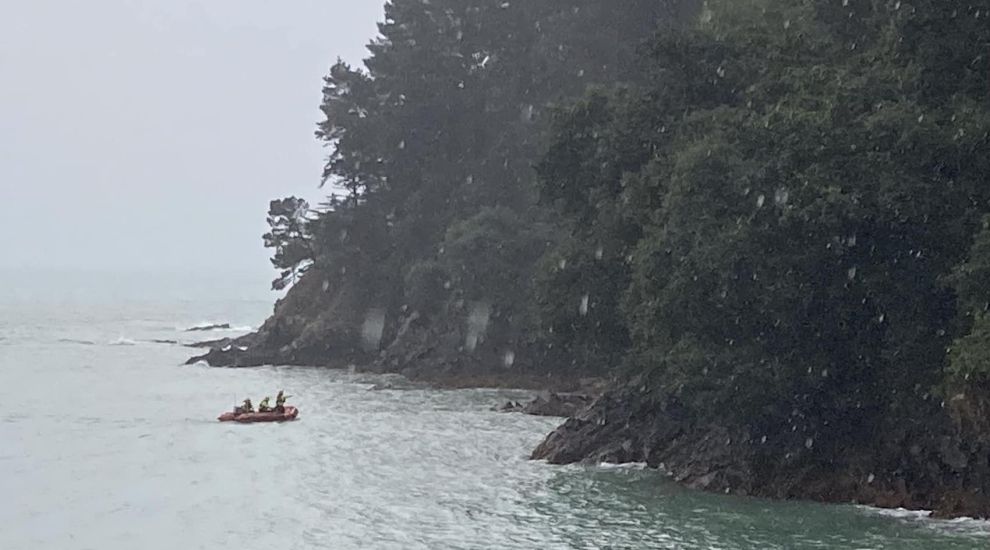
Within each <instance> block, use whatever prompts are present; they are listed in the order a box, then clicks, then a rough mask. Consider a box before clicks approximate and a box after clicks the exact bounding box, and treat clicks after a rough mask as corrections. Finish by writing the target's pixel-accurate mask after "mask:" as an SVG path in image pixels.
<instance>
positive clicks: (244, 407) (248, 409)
mask: <svg viewBox="0 0 990 550" xmlns="http://www.w3.org/2000/svg"><path fill="white" fill-rule="evenodd" d="M253 412H254V404H252V403H251V399H250V398H248V399H245V400H244V403H242V404H241V406H240V407H234V414H244V413H253Z"/></svg>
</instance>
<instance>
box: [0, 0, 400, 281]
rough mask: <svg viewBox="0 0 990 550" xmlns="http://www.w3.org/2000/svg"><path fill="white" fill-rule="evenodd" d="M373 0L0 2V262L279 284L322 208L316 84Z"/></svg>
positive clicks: (357, 50) (369, 28) (361, 36)
mask: <svg viewBox="0 0 990 550" xmlns="http://www.w3.org/2000/svg"><path fill="white" fill-rule="evenodd" d="M383 3H384V0H286V1H279V2H276V1H274V0H57V1H56V0H22V1H4V2H0V234H2V240H0V268H26V269H31V270H34V269H52V268H83V269H87V270H100V269H108V270H118V269H129V270H145V269H148V270H164V271H176V272H203V273H211V274H217V273H223V272H228V271H231V270H236V271H238V272H240V273H242V274H246V273H250V274H251V275H254V274H255V273H256V274H257V276H258V277H259V278H261V279H265V278H270V276H271V275H273V274H274V271H273V270H272V268H271V266H270V265H269V264H268V261H267V258H268V256H269V251H267V250H265V249H264V248H263V247H262V245H261V235H262V233H263V232H264V231H265V228H266V225H265V213H266V211H267V207H268V201H269V200H270V199H272V198H275V197H282V196H287V195H292V194H295V195H299V196H304V197H306V198H307V199H310V201H311V202H314V203H315V202H318V201H319V200H320V199H322V198H323V196H324V195H325V193H324V192H323V191H320V190H319V189H318V188H317V186H318V184H319V176H320V171H321V169H322V161H323V157H324V156H325V154H326V151H325V150H324V149H323V148H322V147H321V145H320V144H319V143H318V142H317V141H316V140H315V139H314V137H313V131H314V129H315V124H316V122H317V121H318V119H319V117H320V113H319V112H318V110H317V107H318V105H319V101H320V97H321V94H320V87H321V84H322V82H321V77H322V76H323V75H324V74H325V73H326V72H327V70H328V69H329V67H330V65H331V64H332V63H333V61H334V60H335V59H336V58H337V57H338V56H340V57H342V58H344V59H345V60H347V61H350V62H352V63H357V62H360V60H361V59H363V58H364V57H365V53H366V51H365V49H364V46H365V45H366V44H367V43H368V42H369V41H370V40H371V38H372V37H374V35H375V34H376V32H377V31H376V27H375V23H376V21H378V20H379V19H381V14H382V4H383Z"/></svg>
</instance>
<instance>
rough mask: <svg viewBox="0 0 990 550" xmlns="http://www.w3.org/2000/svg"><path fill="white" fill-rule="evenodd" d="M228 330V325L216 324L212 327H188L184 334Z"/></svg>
mask: <svg viewBox="0 0 990 550" xmlns="http://www.w3.org/2000/svg"><path fill="white" fill-rule="evenodd" d="M228 329H230V323H218V324H213V325H203V326H199V327H190V328H187V329H186V332H207V331H211V330H228Z"/></svg>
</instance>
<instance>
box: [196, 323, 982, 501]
mask: <svg viewBox="0 0 990 550" xmlns="http://www.w3.org/2000/svg"><path fill="white" fill-rule="evenodd" d="M258 338H259V335H258V333H252V334H248V335H245V336H242V337H240V338H233V339H228V338H224V339H220V340H213V341H207V342H202V343H199V344H194V345H192V346H193V347H200V348H208V350H209V351H207V352H206V353H205V354H202V355H199V356H196V357H193V358H191V359H190V360H189V361H188V364H195V363H198V362H205V363H207V364H209V365H211V366H218V367H230V368H242V367H252V366H259V365H266V364H282V365H299V366H302V365H305V366H318V367H336V368H343V367H346V366H347V365H346V364H344V363H342V362H340V361H332V360H326V361H322V362H320V361H315V360H314V359H315V358H314V357H306V356H298V355H291V354H288V355H282V354H281V352H279V351H276V350H265V349H264V348H261V347H258ZM245 348H246V349H245ZM360 370H362V371H364V372H373V373H383V374H384V373H387V372H389V371H388V370H387V369H385V368H383V364H382V363H380V362H379V363H370V364H366V365H365V367H364V368H362V369H360ZM396 376H397V377H398V378H401V379H402V383H401V384H399V385H395V384H390V385H386V386H385V387H381V388H377V387H376V388H374V389H390V388H395V387H427V386H428V387H435V388H445V389H459V388H475V387H489V388H513V389H529V390H540V391H541V393H540V394H539V395H538V396H537V397H535V398H534V399H533V400H532V401H530V402H528V403H518V402H509V403H505V404H502V405H500V406H496V407H493V410H497V411H500V412H506V413H522V414H532V415H541V416H554V417H562V418H567V420H566V421H565V422H564V423H563V424H562V425H561V426H560V427H558V428H557V429H556V430H554V431H553V432H552V433H550V434H549V435H548V436H547V437H546V438H545V439H544V440H543V441H542V442H541V443H540V444H539V446H538V447H537V448H536V449H535V450H534V451H533V453H532V456H531V458H532V459H534V460H546V461H547V462H549V463H552V464H570V463H587V464H599V463H603V462H607V463H617V464H621V463H645V464H647V465H648V466H649V467H651V468H656V469H658V470H661V471H663V472H665V473H666V474H668V475H670V477H671V478H672V479H673V480H675V481H677V482H678V483H681V484H683V485H685V486H688V487H691V488H693V489H697V490H704V491H710V492H718V493H726V494H735V495H741V496H755V497H766V498H773V499H784V500H794V499H796V500H813V501H819V502H827V503H846V504H847V503H854V504H863V505H871V506H877V507H881V508H906V509H911V510H931V511H933V516H935V517H940V518H953V517H976V518H990V496H988V495H990V490H988V489H990V488H988V487H985V486H984V484H983V482H982V480H983V479H990V465H988V459H990V454H988V453H986V452H985V451H984V450H985V449H987V448H988V447H987V446H986V445H985V444H984V442H966V441H964V440H962V439H952V438H946V437H935V436H933V435H932V434H938V433H947V432H946V429H947V427H946V426H944V425H936V424H938V423H939V422H940V421H939V420H938V418H939V417H937V416H936V417H933V418H936V419H935V420H933V422H934V423H935V424H931V425H924V426H913V427H911V428H905V429H904V430H902V431H899V432H896V433H895V432H890V433H887V434H885V435H884V436H882V437H880V438H878V439H877V440H876V441H875V446H874V447H873V448H872V449H870V448H850V449H847V450H846V451H845V452H844V453H840V454H839V455H827V454H823V453H820V452H817V450H816V445H820V444H819V443H817V442H810V443H809V442H808V441H807V440H806V439H802V438H799V437H796V436H795V437H789V438H788V437H785V438H784V439H782V440H779V439H776V438H770V439H768V438H765V437H764V436H762V435H760V434H755V433H752V432H751V431H750V430H748V429H746V428H741V427H730V426H725V425H720V424H716V423H704V422H699V421H697V420H696V419H694V418H693V417H692V415H691V414H690V413H689V412H688V411H687V410H684V409H681V408H679V407H678V406H677V404H676V402H675V401H665V402H659V403H658V402H657V401H656V396H643V395H638V392H636V391H634V390H633V388H634V387H635V385H636V384H635V383H633V382H630V383H629V384H625V385H622V386H620V387H617V388H613V389H612V390H609V391H606V387H607V384H606V382H605V381H604V380H601V379H580V380H574V379H564V378H560V377H556V378H555V377H546V376H526V375H519V374H516V373H511V372H489V373H483V372H467V373H464V372H462V373H455V372H451V369H448V370H446V371H444V370H430V369H418V370H409V369H407V370H406V371H405V372H403V373H400V374H397V375H396ZM919 449H922V450H919ZM981 453H982V454H981ZM968 456H982V457H983V458H982V459H977V460H969V459H967V458H966V457H968ZM984 471H985V473H986V474H987V475H983V472H984Z"/></svg>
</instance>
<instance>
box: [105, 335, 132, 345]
mask: <svg viewBox="0 0 990 550" xmlns="http://www.w3.org/2000/svg"><path fill="white" fill-rule="evenodd" d="M107 345H110V346H136V345H137V341H136V340H132V339H130V338H124V337H123V336H121V337H120V338H117V339H116V340H112V341H110V342H107Z"/></svg>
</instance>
